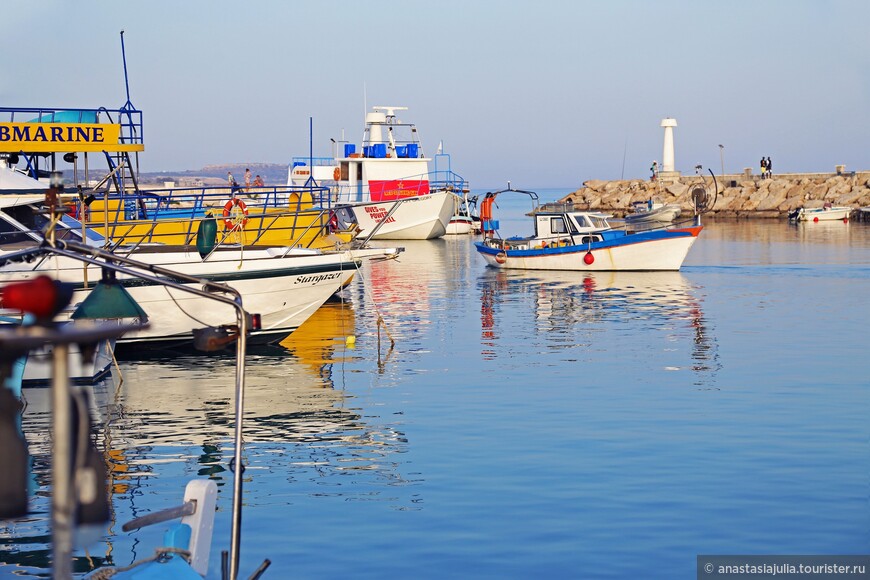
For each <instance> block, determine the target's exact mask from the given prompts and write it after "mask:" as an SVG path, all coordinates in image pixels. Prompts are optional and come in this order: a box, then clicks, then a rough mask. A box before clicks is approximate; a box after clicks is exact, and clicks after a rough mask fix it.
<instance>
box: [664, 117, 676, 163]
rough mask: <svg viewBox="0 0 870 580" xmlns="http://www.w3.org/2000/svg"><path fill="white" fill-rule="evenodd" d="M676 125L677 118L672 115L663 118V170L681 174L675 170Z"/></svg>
mask: <svg viewBox="0 0 870 580" xmlns="http://www.w3.org/2000/svg"><path fill="white" fill-rule="evenodd" d="M676 126H677V120H676V119H672V118H671V117H668V118H666V119H662V127H664V129H665V143H664V146H663V147H662V172H663V173H670V174H676V175H679V174H677V173H676V172H675V171H674V127H676Z"/></svg>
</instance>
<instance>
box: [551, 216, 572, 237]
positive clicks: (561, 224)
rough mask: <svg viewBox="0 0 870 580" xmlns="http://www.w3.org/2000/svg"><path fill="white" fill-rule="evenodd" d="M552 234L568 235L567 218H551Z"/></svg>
mask: <svg viewBox="0 0 870 580" xmlns="http://www.w3.org/2000/svg"><path fill="white" fill-rule="evenodd" d="M550 233H552V234H567V233H568V226H567V225H565V218H563V217H561V216H560V217H554V218H550Z"/></svg>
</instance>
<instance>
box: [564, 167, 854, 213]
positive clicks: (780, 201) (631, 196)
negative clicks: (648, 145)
mask: <svg viewBox="0 0 870 580" xmlns="http://www.w3.org/2000/svg"><path fill="white" fill-rule="evenodd" d="M838 169H839V168H838ZM715 181H716V184H717V185H718V190H719V196H718V198H717V199H716V203H715V205H714V206H713V209H712V213H714V214H716V215H721V216H730V217H755V218H782V217H786V216H787V215H788V213H789V212H791V211H793V210H795V209H797V208H799V207H804V208H814V207H822V206H823V205H824V204H826V203H830V204H832V205H835V206H850V207H853V208H855V209H858V208H859V207H867V206H870V171H856V172H851V173H845V172H840V173H787V174H782V175H774V176H773V177H772V178H769V179H761V177H759V176H752V175H747V173H741V174H737V175H717V176H716V178H715ZM701 182H703V183H704V185H705V186H706V187H707V189H708V191H709V192H710V193H713V192H714V191H715V187H716V185H714V179H713V178H712V177H711V176H710V174H709V173H708V174H707V176H706V177H704V176H697V175H695V176H685V175H684V176H680V177H674V178H671V179H660V180H655V181H652V180H642V179H631V180H619V181H602V180H596V179H593V180H589V181H586V182H584V183H583V187H581V188H580V189H578V190H577V191H574V192H573V193H570V194H568V195H566V196H565V197H564V198H562V199H561V200H560V201H563V202H573V203H574V204H575V206H579V207H584V208H588V209H591V210H598V211H605V212H607V213H612V214H614V215H616V216H620V217H621V216H623V215H625V214H626V213H628V212H629V211H630V209H631V204H632V203H634V202H636V201H646V200H648V199H656V200H660V201H662V202H664V203H678V204H680V206H681V207H682V208H683V215H688V214H691V213H692V200H691V199H690V196H689V192H690V191H691V189H692V187H693V186H694V185H696V184H699V183H701Z"/></svg>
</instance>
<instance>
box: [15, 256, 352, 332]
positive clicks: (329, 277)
mask: <svg viewBox="0 0 870 580" xmlns="http://www.w3.org/2000/svg"><path fill="white" fill-rule="evenodd" d="M282 252H283V250H282V249H279V248H274V249H267V250H256V251H253V250H245V251H243V252H242V251H229V252H220V254H221V255H220V256H218V257H216V258H213V259H212V258H210V259H209V260H208V261H202V260H200V259H199V256H198V255H197V254H194V255H193V256H191V257H189V258H188V259H185V260H182V259H181V257H182V256H180V255H179V253H177V252H173V253H160V252H157V253H153V254H152V253H139V252H137V253H136V254H135V255H134V257H135V258H136V259H137V260H140V261H143V262H148V263H150V264H153V265H159V266H161V267H164V268H169V269H174V270H179V271H183V272H184V273H185V274H188V275H191V276H196V277H200V278H204V279H208V280H211V281H214V282H223V283H225V284H227V285H229V286H231V287H233V288H234V289H236V290H237V291H238V292H239V293H240V294H241V296H242V301H243V304H244V307H245V310H246V311H247V312H249V313H252V314H259V315H260V317H261V323H262V329H261V330H258V331H255V332H253V333H252V334H251V338H250V340H251V342H272V341H277V340H280V339H281V338H283V337H285V336H286V335H288V334H290V333H291V332H293V331H294V330H295V329H296V328H298V327H299V325H301V324H302V323H303V322H304V321H305V320H306V319H307V318H308V317H309V316H311V314H313V313H314V311H316V310H317V309H318V308H319V307H320V306H321V305H322V304H323V303H324V302H325V301H326V300H327V299H328V298H329V297H330V296H331V295H332V294H334V293H335V292H337V291H338V290H339V289H340V288H341V287H342V286H344V285H345V284H347V283H348V282H349V281H350V280H351V278H352V277H353V275H354V273H355V272H356V264H357V258H356V257H355V256H353V255H352V254H350V253H347V252H343V253H335V254H321V253H317V252H313V251H308V252H304V251H295V252H294V253H293V254H291V255H288V256H286V257H282V256H281V253H282ZM41 274H46V275H49V276H52V277H55V278H57V279H60V280H62V281H64V282H70V283H73V284H76V285H77V286H79V287H78V288H77V289H76V291H75V292H74V294H73V299H72V302H71V304H73V305H75V304H77V303H80V302H81V301H82V300H84V299H85V298H86V297H87V295H88V293H89V292H90V290H89V289H85V288H84V287H83V285H82V283H83V281H84V279H85V278H84V276H85V275H84V268H83V267H82V266H81V264H80V263H79V262H77V261H74V260H71V259H68V258H63V257H55V258H50V259H48V260H45V261H44V263H42V264H41V267H40V268H38V269H29V270H24V269H22V268H18V269H12V270H10V269H8V268H7V269H4V271H3V272H2V273H0V282H2V281H12V280H24V279H28V278H33V277H36V276H38V275H41ZM99 278H100V273H99V270H98V268H96V267H95V266H89V267H88V271H87V279H88V280H90V281H91V287H93V281H95V280H99ZM118 278H119V281H120V282H121V283H122V284H123V285H124V286H125V288H126V289H127V291H128V292H129V293H130V295H131V296H132V297H133V299H134V300H135V301H136V302H137V303H138V304H139V306H141V307H142V309H143V310H144V311H145V312H146V314H147V315H148V322H149V326H148V327H147V328H145V329H142V330H138V331H134V332H130V333H127V334H125V335H124V336H123V337H122V338H120V339H119V340H118V344H122V345H123V344H131V343H145V342H156V343H170V342H189V341H191V340H192V338H193V330H194V329H196V328H203V327H206V326H221V325H233V324H235V323H236V314H235V309H234V308H233V307H232V306H230V305H228V304H223V303H218V302H216V301H214V300H211V299H209V298H206V297H201V296H197V295H194V294H191V293H187V292H184V291H182V290H180V289H173V288H168V287H165V286H163V285H160V284H156V283H150V282H146V281H144V280H142V279H129V278H125V277H124V276H120V275H119V277H118ZM187 286H192V285H187Z"/></svg>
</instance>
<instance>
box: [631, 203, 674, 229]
mask: <svg viewBox="0 0 870 580" xmlns="http://www.w3.org/2000/svg"><path fill="white" fill-rule="evenodd" d="M631 208H632V213H630V214H626V216H625V223H626V224H629V225H639V224H667V223H671V222H672V221H674V220H675V219H677V218H678V217H679V216H680V213H681V212H682V208H681V207H680V206H679V204H676V203H667V204H666V203H664V202H661V201H659V200H657V199H650V200H647V201H636V202H634V203H633V204H631Z"/></svg>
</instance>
